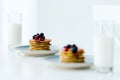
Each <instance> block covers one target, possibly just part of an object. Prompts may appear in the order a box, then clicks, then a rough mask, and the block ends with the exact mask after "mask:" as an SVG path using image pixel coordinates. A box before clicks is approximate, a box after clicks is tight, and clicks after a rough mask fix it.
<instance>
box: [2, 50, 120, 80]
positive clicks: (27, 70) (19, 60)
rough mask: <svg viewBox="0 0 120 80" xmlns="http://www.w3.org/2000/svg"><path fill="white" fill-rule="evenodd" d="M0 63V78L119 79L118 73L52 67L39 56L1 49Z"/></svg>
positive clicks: (37, 79) (40, 79)
mask: <svg viewBox="0 0 120 80" xmlns="http://www.w3.org/2000/svg"><path fill="white" fill-rule="evenodd" d="M0 63H1V64H0V75H1V76H0V80H59V79H62V80H88V79H89V80H96V79H97V80H120V74H119V73H98V72H95V71H94V70H93V69H92V68H90V69H84V70H81V69H76V70H75V69H60V68H54V67H51V66H48V64H47V63H46V62H45V61H43V59H42V58H41V57H27V56H23V55H21V53H18V52H16V51H13V52H12V51H8V50H3V52H2V53H1V56H0Z"/></svg>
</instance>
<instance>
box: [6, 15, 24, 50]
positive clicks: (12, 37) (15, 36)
mask: <svg viewBox="0 0 120 80" xmlns="http://www.w3.org/2000/svg"><path fill="white" fill-rule="evenodd" d="M8 21H9V22H8V23H9V26H8V48H9V49H13V48H14V47H15V46H19V45H21V41H22V14H9V15H8Z"/></svg>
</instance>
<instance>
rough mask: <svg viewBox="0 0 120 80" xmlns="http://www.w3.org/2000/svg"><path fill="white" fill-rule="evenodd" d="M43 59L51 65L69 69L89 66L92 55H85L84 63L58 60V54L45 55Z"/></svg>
mask: <svg viewBox="0 0 120 80" xmlns="http://www.w3.org/2000/svg"><path fill="white" fill-rule="evenodd" d="M44 60H45V61H46V62H47V63H48V64H49V65H50V66H53V67H59V68H69V69H75V68H78V69H79V68H81V69H83V68H90V67H91V66H92V61H93V60H92V56H91V55H85V62H84V63H65V62H60V61H59V55H54V56H48V57H45V58H44Z"/></svg>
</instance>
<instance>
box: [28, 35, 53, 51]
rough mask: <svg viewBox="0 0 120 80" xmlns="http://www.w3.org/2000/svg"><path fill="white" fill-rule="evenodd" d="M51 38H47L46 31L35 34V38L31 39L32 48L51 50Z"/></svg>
mask: <svg viewBox="0 0 120 80" xmlns="http://www.w3.org/2000/svg"><path fill="white" fill-rule="evenodd" d="M50 42H51V39H46V38H45V35H44V33H37V34H35V35H33V39H31V40H29V44H30V48H29V49H30V50H50V45H51V44H50Z"/></svg>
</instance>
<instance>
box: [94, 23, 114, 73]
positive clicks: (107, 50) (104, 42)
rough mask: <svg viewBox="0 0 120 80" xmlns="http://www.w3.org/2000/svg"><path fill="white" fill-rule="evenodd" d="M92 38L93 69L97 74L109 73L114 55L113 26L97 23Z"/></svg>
mask: <svg viewBox="0 0 120 80" xmlns="http://www.w3.org/2000/svg"><path fill="white" fill-rule="evenodd" d="M96 27H97V28H96V29H98V30H96V33H95V34H96V35H95V36H94V40H93V41H94V42H93V43H94V68H95V70H96V71H98V72H111V71H112V68H113V53H114V25H113V24H111V23H108V22H107V23H106V22H104V23H103V22H99V23H97V26H96Z"/></svg>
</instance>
